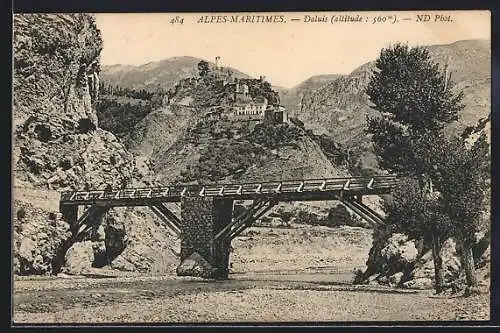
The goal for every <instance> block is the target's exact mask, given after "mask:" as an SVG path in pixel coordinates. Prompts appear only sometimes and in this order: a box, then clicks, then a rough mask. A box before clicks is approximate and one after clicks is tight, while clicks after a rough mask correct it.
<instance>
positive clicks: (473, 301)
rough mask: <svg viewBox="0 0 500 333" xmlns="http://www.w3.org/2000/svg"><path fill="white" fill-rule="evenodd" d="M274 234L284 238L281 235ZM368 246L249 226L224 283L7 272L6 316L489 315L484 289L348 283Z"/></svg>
mask: <svg viewBox="0 0 500 333" xmlns="http://www.w3.org/2000/svg"><path fill="white" fill-rule="evenodd" d="M285 234H286V235H285ZM273 235H274V236H273ZM296 235H299V236H300V237H294V236H296ZM283 236H289V238H288V241H286V237H283ZM273 237H274V238H273ZM273 239H274V240H273ZM297 239H300V241H297ZM332 244H333V245H332ZM370 244H371V238H370V232H369V231H367V230H364V229H360V228H338V229H328V228H323V229H321V228H319V229H318V228H309V229H307V228H306V229H302V230H301V229H291V230H276V229H275V230H263V229H261V230H253V231H252V230H249V232H247V233H246V236H244V237H241V238H240V239H237V240H235V242H234V243H233V246H234V247H235V250H234V252H233V253H232V262H233V268H232V271H233V273H232V274H231V275H230V279H229V280H226V281H207V280H202V279H197V278H180V277H176V276H173V275H171V276H146V275H139V274H131V275H129V276H121V275H118V276H116V277H105V278H97V277H66V278H62V277H30V278H16V279H15V280H14V293H13V302H14V306H13V320H14V322H15V323H20V324H22V323H151V322H161V323H186V322H190V323H192V322H198V323H206V322H212V323H213V322H218V323H223V322H235V321H236V322H276V321H277V322H329V321H415V320H487V319H488V318H489V295H480V296H475V297H469V298H463V297H460V296H435V295H433V293H432V292H431V291H414V290H402V289H392V288H388V287H387V288H386V287H379V286H371V285H352V283H351V281H352V278H353V273H352V272H353V269H355V268H362V267H363V265H364V262H365V261H366V256H367V253H368V250H369V247H370ZM318 253H319V254H318ZM349 253H351V255H348V254H349Z"/></svg>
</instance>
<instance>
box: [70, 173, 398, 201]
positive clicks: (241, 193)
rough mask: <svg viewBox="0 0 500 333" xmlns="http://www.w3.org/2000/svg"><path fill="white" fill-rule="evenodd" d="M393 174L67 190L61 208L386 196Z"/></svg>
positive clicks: (394, 183) (392, 182)
mask: <svg viewBox="0 0 500 333" xmlns="http://www.w3.org/2000/svg"><path fill="white" fill-rule="evenodd" d="M396 183H397V177H396V176H394V175H388V176H375V177H344V178H327V179H304V180H284V181H270V182H254V183H241V184H222V183H221V184H207V185H170V186H160V187H148V188H129V189H122V190H113V191H104V190H99V191H67V192H62V193H61V200H60V203H61V204H62V205H93V204H97V205H103V206H146V205H152V204H155V203H159V202H178V201H180V200H181V198H182V197H185V196H186V197H187V196H189V197H192V196H205V197H220V198H227V199H235V200H253V199H256V198H258V197H270V196H272V197H274V198H276V199H277V200H279V201H307V200H331V199H335V198H336V197H338V195H339V194H341V193H347V192H348V193H349V195H371V194H387V193H390V191H391V189H392V188H393V187H394V185H396Z"/></svg>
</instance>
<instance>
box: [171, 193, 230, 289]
mask: <svg viewBox="0 0 500 333" xmlns="http://www.w3.org/2000/svg"><path fill="white" fill-rule="evenodd" d="M232 215H233V200H232V199H225V198H222V199H221V198H214V197H184V198H182V200H181V219H180V230H181V252H180V260H181V263H180V265H179V267H178V268H177V275H179V276H198V277H203V278H216V279H227V278H228V274H229V251H230V245H231V239H230V238H229V237H219V238H216V237H215V236H216V235H217V234H218V233H219V232H220V231H221V230H222V229H223V228H224V227H226V226H227V225H228V224H230V223H231V219H232Z"/></svg>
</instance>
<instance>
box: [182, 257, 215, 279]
mask: <svg viewBox="0 0 500 333" xmlns="http://www.w3.org/2000/svg"><path fill="white" fill-rule="evenodd" d="M176 271H177V275H179V276H196V277H203V278H211V277H212V275H213V268H212V266H211V265H210V264H209V263H208V262H207V261H206V260H205V259H204V258H203V257H202V256H201V255H200V254H199V253H198V252H193V254H191V255H190V256H189V257H188V258H186V259H185V260H184V261H183V262H182V263H181V264H180V265H179V267H177V270H176Z"/></svg>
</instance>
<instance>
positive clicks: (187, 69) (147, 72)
mask: <svg viewBox="0 0 500 333" xmlns="http://www.w3.org/2000/svg"><path fill="white" fill-rule="evenodd" d="M201 60H202V59H199V58H195V57H188V56H184V57H173V58H168V59H165V60H161V61H155V62H150V63H147V64H144V65H140V66H132V65H109V66H102V68H101V73H100V75H101V77H102V80H103V82H104V83H105V84H106V83H107V84H112V85H115V86H120V87H124V88H131V89H137V90H139V89H146V90H150V91H151V90H156V89H157V87H158V86H160V87H161V88H163V89H165V90H169V89H170V88H172V87H173V86H174V85H175V84H176V83H177V82H179V81H180V80H181V79H185V78H188V77H192V76H194V75H195V74H196V73H197V72H198V67H197V65H198V63H199V62H200V61H201ZM209 64H211V65H214V64H213V63H211V62H209ZM226 69H230V70H231V71H232V72H233V74H234V76H235V77H239V78H249V77H250V76H249V75H247V74H244V73H242V72H240V71H238V70H236V69H234V68H230V67H227V68H226Z"/></svg>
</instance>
